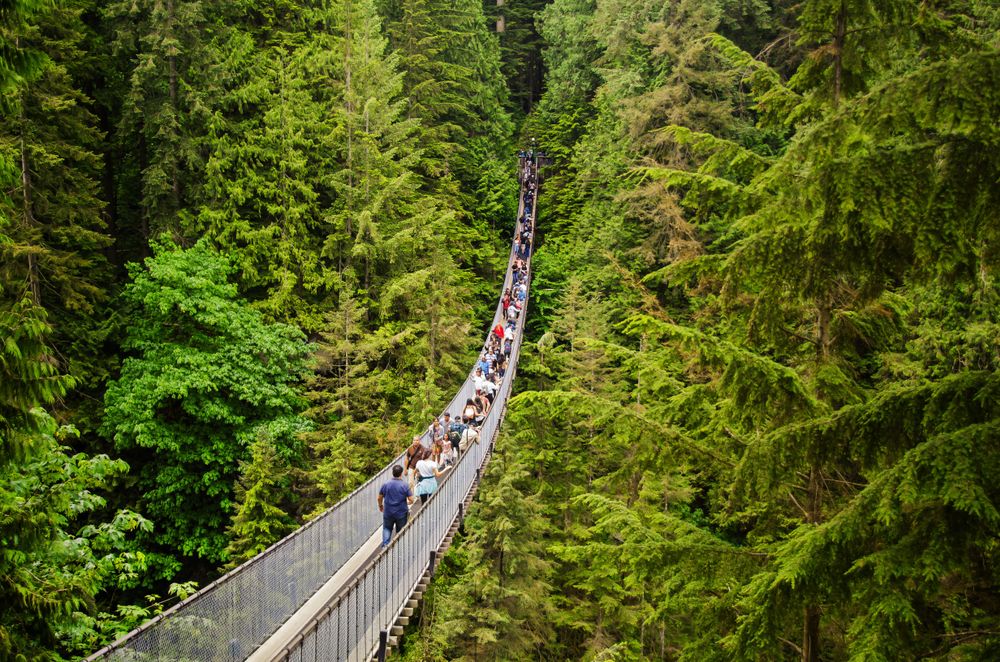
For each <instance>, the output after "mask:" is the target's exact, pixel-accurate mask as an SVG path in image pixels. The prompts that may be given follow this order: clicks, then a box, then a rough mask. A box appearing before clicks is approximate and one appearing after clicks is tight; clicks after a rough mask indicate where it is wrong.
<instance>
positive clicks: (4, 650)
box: [0, 300, 151, 659]
mask: <svg viewBox="0 0 1000 662" xmlns="http://www.w3.org/2000/svg"><path fill="white" fill-rule="evenodd" d="M49 333H51V329H50V327H49V325H48V324H47V322H46V316H45V313H44V311H43V310H42V309H40V308H38V307H36V306H35V305H34V304H32V303H31V302H30V301H28V300H24V301H21V302H19V303H18V304H16V305H15V306H14V308H13V309H12V310H8V311H3V312H0V336H2V337H3V338H4V347H3V352H2V354H0V370H2V373H0V377H2V379H0V383H2V384H3V387H2V391H0V393H2V398H0V441H2V446H0V548H2V550H3V553H2V554H0V597H2V598H3V600H4V603H5V604H7V605H9V606H10V607H11V608H9V609H5V610H4V611H3V614H2V615H0V656H2V657H3V658H5V659H18V658H20V659H28V658H31V659H48V658H52V657H54V656H53V651H54V650H56V649H57V648H59V649H63V650H67V651H76V652H79V651H81V650H88V649H90V648H92V647H93V646H94V645H95V644H96V643H97V639H96V637H97V635H96V633H95V632H94V631H93V630H90V629H88V628H86V627H81V626H80V620H81V619H80V613H81V612H84V611H89V610H90V609H91V608H92V604H93V600H94V597H95V595H96V594H97V593H98V592H99V591H101V590H102V589H103V588H106V587H113V588H125V587H128V586H129V585H131V584H132V583H133V582H134V581H135V580H136V579H137V578H138V577H139V576H140V575H141V574H142V573H143V572H144V570H145V566H146V561H145V558H144V556H143V554H141V553H138V552H132V551H125V548H126V547H127V545H126V544H125V538H126V535H127V534H128V533H129V532H132V531H135V530H137V529H142V530H144V531H149V530H150V528H151V527H150V522H149V521H148V520H145V519H144V518H142V517H141V516H139V515H136V514H135V513H132V512H129V511H124V510H123V511H120V512H119V513H118V514H117V515H115V517H114V518H113V519H112V520H111V521H110V522H105V523H97V522H93V523H88V522H87V516H88V515H89V514H91V513H93V512H94V511H98V510H100V509H101V508H103V506H104V505H105V500H104V499H103V498H102V497H101V496H99V495H98V494H97V491H99V490H102V489H105V488H106V487H107V486H108V484H109V483H110V482H111V481H112V480H113V479H114V477H115V476H118V475H121V474H123V473H124V472H125V471H126V470H127V468H128V467H127V465H126V464H125V463H124V462H122V461H121V460H111V459H109V458H108V457H107V456H106V455H97V456H93V457H87V456H85V455H84V454H82V453H73V452H72V451H71V450H70V449H69V448H68V447H66V446H64V445H63V442H65V441H67V440H68V439H69V438H70V437H72V436H75V434H76V430H75V429H73V428H72V427H68V426H62V427H60V426H59V425H57V423H56V421H55V420H54V419H53V418H52V417H51V416H50V415H49V414H48V413H47V412H46V411H45V410H44V409H43V407H45V406H49V405H51V404H52V403H53V402H54V401H55V400H56V399H57V398H59V397H60V396H62V395H63V394H64V393H65V390H66V388H67V387H68V385H70V384H72V380H71V379H69V378H67V377H65V376H62V375H61V374H59V372H58V370H57V368H56V363H55V360H54V359H53V357H52V355H51V353H50V349H49V348H48V346H47V344H46V338H47V336H48V334H49Z"/></svg>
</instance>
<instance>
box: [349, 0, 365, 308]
mask: <svg viewBox="0 0 1000 662" xmlns="http://www.w3.org/2000/svg"><path fill="white" fill-rule="evenodd" d="M346 13H347V15H346V16H345V24H344V110H345V111H346V113H347V202H346V205H347V220H346V223H345V225H346V232H347V236H348V237H350V236H351V233H352V223H351V214H352V213H354V209H353V207H352V206H351V198H352V197H353V196H352V193H353V192H354V141H353V138H354V103H353V101H352V100H351V38H352V35H351V14H352V13H353V11H352V8H351V7H348V9H347V12H346ZM347 262H348V264H350V262H351V258H350V255H348V258H347ZM365 270H366V275H365V289H367V288H368V276H367V267H366V268H365Z"/></svg>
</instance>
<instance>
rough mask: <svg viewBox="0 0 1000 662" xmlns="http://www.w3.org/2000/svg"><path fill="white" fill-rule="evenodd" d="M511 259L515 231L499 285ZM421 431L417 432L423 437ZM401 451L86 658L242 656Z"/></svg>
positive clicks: (355, 526)
mask: <svg viewBox="0 0 1000 662" xmlns="http://www.w3.org/2000/svg"><path fill="white" fill-rule="evenodd" d="M522 210H523V193H522V196H521V200H520V201H519V205H518V219H520V217H521V212H522ZM515 257H516V235H515V241H514V245H513V246H512V248H511V253H510V256H509V259H508V267H507V273H506V276H505V278H504V285H503V287H504V288H507V287H510V286H511V283H512V267H513V264H514V260H515ZM501 291H502V290H501ZM526 304H527V302H525V305H526ZM525 317H526V315H525V314H524V312H522V314H521V315H520V319H519V320H518V324H517V329H518V332H517V335H516V337H515V342H514V343H513V347H512V350H511V356H510V359H509V365H510V370H509V372H508V375H506V376H505V378H504V379H503V381H502V384H501V386H500V389H499V390H498V392H497V395H496V397H495V398H494V403H495V404H494V409H499V408H500V407H502V406H503V405H502V403H505V402H506V396H507V394H508V393H509V391H510V384H511V383H512V376H513V373H514V372H516V366H517V356H518V355H519V351H520V341H521V334H522V331H523V326H524V318H525ZM502 319H503V310H502V305H501V304H500V303H499V302H498V305H497V309H496V312H495V313H494V316H493V321H492V324H491V326H490V329H492V328H493V327H495V326H496V325H497V323H498V322H500V321H501V320H502ZM473 374H474V370H473V371H470V374H469V376H468V377H467V378H466V380H465V383H464V384H463V385H462V388H461V389H460V390H459V391H458V393H457V394H456V395H455V397H454V398H453V399H452V401H451V402H450V403H449V405H448V409H446V411H456V408H461V407H462V406H463V405H464V404H465V400H466V398H469V397H472V396H473V395H474V393H475V386H474V381H473ZM498 405H499V406H498ZM494 409H491V415H489V416H487V419H486V421H484V424H483V429H482V430H481V432H480V434H481V437H482V439H483V440H484V441H485V440H488V439H491V438H492V437H490V436H489V435H488V434H487V428H486V426H487V425H488V424H489V421H490V420H494V421H495V420H496V417H494V416H492V411H493V410H494ZM427 434H428V433H427V432H424V435H425V436H426V435H427ZM482 445H483V444H480V446H482ZM404 457H405V452H403V453H400V455H398V456H397V457H396V458H394V459H393V461H392V462H390V463H389V464H388V465H386V467H384V468H383V469H382V470H380V471H379V472H378V473H376V474H375V475H374V476H372V477H371V478H370V479H368V481H366V482H365V483H364V484H363V485H361V486H360V487H358V488H357V489H355V490H354V491H353V492H351V494H349V495H348V496H346V497H344V498H343V499H342V500H341V501H340V502H339V503H337V504H336V505H334V506H332V507H331V508H329V509H328V510H326V511H325V512H324V513H322V514H321V515H319V516H318V517H316V518H315V519H313V520H311V521H310V522H308V523H306V524H305V525H303V526H302V527H300V528H299V529H297V530H296V531H294V532H292V533H291V534H289V535H288V536H287V537H285V538H283V539H282V540H280V541H278V542H276V543H275V544H274V545H272V546H271V547H269V548H268V549H266V550H265V551H263V552H262V553H261V554H259V555H258V556H256V557H254V558H252V559H250V560H249V561H247V562H246V563H244V564H242V565H240V566H238V567H237V568H235V569H233V570H231V571H230V572H228V573H227V574H225V575H223V576H222V577H220V578H218V579H216V580H215V581H213V582H212V583H211V584H208V585H207V586H205V587H204V588H202V589H201V590H199V591H198V592H197V593H195V594H194V595H192V596H190V597H188V598H187V599H186V600H183V601H182V602H180V603H178V604H176V605H174V606H173V607H171V608H170V609H168V610H166V611H164V612H163V613H162V614H159V615H158V616H156V617H155V618H153V619H152V620H150V621H148V622H146V623H144V624H143V625H141V626H140V627H138V628H136V629H135V630H132V631H131V632H129V633H128V634H126V635H124V636H122V637H121V638H119V639H118V640H116V641H115V642H113V643H112V644H110V645H108V646H106V647H104V648H102V649H101V650H99V651H97V652H96V653H94V654H93V655H91V656H90V657H89V658H87V660H88V661H91V660H122V661H129V662H133V661H135V662H138V661H140V660H143V661H145V660H158V661H163V662H167V661H175V660H176V661H178V662H180V661H188V660H212V661H216V660H218V661H226V662H236V661H238V660H244V659H245V658H246V657H247V656H248V655H249V654H250V653H251V652H253V651H254V650H256V649H257V648H258V647H259V646H260V645H261V644H262V643H263V642H264V641H266V640H267V639H268V638H269V637H270V636H271V635H272V634H274V632H275V631H277V629H278V628H279V627H280V626H281V625H282V624H283V623H284V622H285V621H286V620H288V618H289V617H290V616H291V615H292V614H294V613H295V612H296V611H298V609H299V608H301V607H302V605H303V604H305V602H306V601H308V600H309V598H310V597H311V596H312V595H313V594H314V593H315V592H316V591H317V590H318V589H319V588H320V587H322V586H323V584H324V583H326V581H327V580H329V579H330V577H332V576H333V575H334V574H335V573H336V572H337V570H339V569H340V568H341V567H342V566H343V565H344V563H346V562H347V560H348V559H350V558H351V557H352V556H353V555H354V554H355V553H356V552H357V551H358V550H359V549H360V548H361V546H362V545H363V544H364V543H365V541H367V540H368V539H369V538H371V536H372V534H373V533H374V532H375V531H376V529H378V528H379V527H380V526H381V522H380V521H379V520H380V518H378V517H375V516H373V505H372V504H374V503H375V501H376V495H377V493H378V490H379V488H380V487H381V485H382V483H384V482H385V481H386V480H388V478H389V477H390V475H391V470H392V467H393V465H395V464H397V463H399V462H401V461H402V460H403V458H404ZM468 466H470V463H469V462H468V461H465V458H464V457H463V458H461V459H460V461H459V463H458V464H457V465H456V469H458V468H461V467H468ZM477 466H478V465H477ZM449 473H454V474H457V473H459V472H457V471H452V472H449ZM449 478H450V477H449ZM451 482H453V481H452V480H445V481H442V489H440V490H439V492H441V493H442V494H443V493H444V491H443V487H444V485H446V484H448V483H451ZM432 501H438V502H440V501H441V499H440V498H439V499H431V500H430V501H429V502H428V504H430V503H431V502H432ZM423 510H427V508H425V509H423ZM423 510H422V511H421V512H423ZM435 549H436V547H435ZM428 554H429V552H428ZM380 558H381V557H380ZM397 562H398V559H397ZM362 604H364V601H362ZM355 622H356V621H355Z"/></svg>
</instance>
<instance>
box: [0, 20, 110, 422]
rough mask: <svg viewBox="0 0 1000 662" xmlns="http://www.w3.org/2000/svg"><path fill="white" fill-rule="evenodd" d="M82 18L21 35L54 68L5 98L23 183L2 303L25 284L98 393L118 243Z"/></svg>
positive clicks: (10, 232) (9, 202)
mask: <svg viewBox="0 0 1000 662" xmlns="http://www.w3.org/2000/svg"><path fill="white" fill-rule="evenodd" d="M83 11H84V8H83V7H82V6H81V4H80V3H77V2H73V3H63V4H59V5H53V6H51V7H46V8H45V9H44V10H42V11H40V12H39V13H38V14H37V15H36V16H35V17H34V18H33V21H32V22H31V24H26V25H24V26H22V28H21V29H20V30H19V32H18V34H17V35H16V39H17V41H18V43H19V44H21V45H22V47H27V48H30V49H32V50H35V51H37V52H38V53H43V54H45V56H46V60H45V62H46V65H45V66H44V67H43V68H42V69H41V70H40V71H39V72H38V73H37V75H35V76H34V77H33V79H32V80H31V81H29V82H25V83H24V84H23V85H22V86H21V87H20V90H19V92H18V93H17V94H12V95H9V96H7V97H6V103H5V105H4V108H3V112H2V115H3V123H2V127H3V128H2V129H0V151H2V152H3V153H4V154H5V157H9V158H10V160H11V161H12V162H14V163H16V164H17V186H16V187H13V186H12V187H11V188H10V189H9V191H10V193H11V197H10V198H5V199H3V200H0V218H3V219H6V223H3V224H2V225H0V228H2V229H0V232H3V233H4V235H5V238H4V240H3V241H2V242H0V253H2V255H3V266H2V267H0V281H2V282H3V283H4V284H5V289H6V288H7V287H10V288H11V289H10V291H8V292H7V293H6V297H5V298H7V297H9V298H8V299H7V301H6V302H5V303H4V304H0V305H10V304H11V303H13V301H14V300H16V299H17V298H19V297H20V296H21V288H20V287H18V286H17V285H16V284H18V283H21V284H23V287H24V290H25V291H27V292H28V293H29V295H30V296H31V298H32V300H33V301H34V302H35V303H36V304H37V305H41V306H44V307H45V309H46V310H47V311H48V313H49V320H50V321H51V324H52V326H53V330H54V334H53V335H52V336H51V338H50V342H51V343H52V345H53V347H54V348H55V349H56V352H57V356H59V357H60V363H61V365H60V369H62V370H64V371H67V372H68V373H69V374H70V375H72V376H73V377H74V378H75V379H76V383H77V384H78V385H80V386H84V387H87V388H88V389H90V388H93V387H94V386H95V385H96V384H97V383H99V382H100V381H101V380H102V379H104V378H105V377H106V376H107V372H108V365H107V364H108V361H107V357H105V356H102V355H101V348H102V344H103V342H104V341H105V340H106V337H107V333H108V329H107V326H108V323H107V317H108V315H106V314H104V313H103V312H102V310H103V309H105V308H106V306H107V301H108V298H109V297H108V294H109V291H108V290H109V287H108V285H109V279H110V275H111V271H110V269H109V265H108V263H107V260H106V258H105V254H104V251H105V250H106V249H107V247H108V246H109V245H110V244H111V241H112V240H111V238H110V237H109V236H108V235H107V234H106V224H105V219H104V218H103V211H104V203H103V202H102V201H101V199H100V195H99V179H100V159H99V156H98V154H97V153H96V152H97V150H98V149H99V145H100V140H101V134H100V133H99V131H98V130H97V128H96V127H97V123H98V120H97V117H95V116H94V115H93V113H92V112H91V110H90V107H91V106H92V102H91V100H90V99H89V98H87V96H86V95H85V94H83V93H82V92H81V91H80V90H79V89H78V88H77V86H76V85H75V81H74V80H73V75H72V72H73V69H74V67H76V66H78V62H79V60H80V59H81V58H82V57H83V50H82V48H83V43H82V42H83V40H84V36H85V34H84V33H85V29H84V25H83V21H82V19H81V15H82V13H83ZM4 226H6V227H4ZM74 404H75V403H74Z"/></svg>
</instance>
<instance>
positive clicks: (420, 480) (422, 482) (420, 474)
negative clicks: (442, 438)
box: [414, 444, 441, 503]
mask: <svg viewBox="0 0 1000 662" xmlns="http://www.w3.org/2000/svg"><path fill="white" fill-rule="evenodd" d="M440 451H441V447H440V446H439V445H437V444H435V446H434V451H433V453H432V455H431V456H430V457H429V458H427V459H425V460H420V461H419V462H417V489H416V490H414V492H415V493H416V494H417V495H418V496H419V497H420V503H427V497H429V496H430V495H432V494H434V491H435V490H437V486H438V483H437V479H438V477H439V476H440V475H441V471H440V470H439V469H438V458H439V457H440V454H441V453H440Z"/></svg>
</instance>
